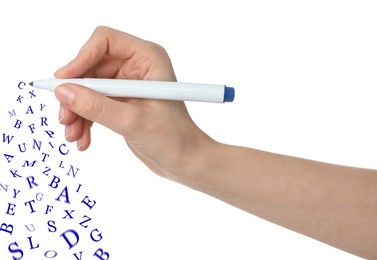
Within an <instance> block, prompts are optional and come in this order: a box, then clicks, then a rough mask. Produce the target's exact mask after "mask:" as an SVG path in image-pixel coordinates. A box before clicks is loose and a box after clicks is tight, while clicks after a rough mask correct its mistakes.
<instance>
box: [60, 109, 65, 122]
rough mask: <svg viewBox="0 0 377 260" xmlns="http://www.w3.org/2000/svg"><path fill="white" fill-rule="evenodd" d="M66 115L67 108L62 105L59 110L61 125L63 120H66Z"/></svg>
mask: <svg viewBox="0 0 377 260" xmlns="http://www.w3.org/2000/svg"><path fill="white" fill-rule="evenodd" d="M64 114H65V108H64V106H62V105H60V109H59V123H60V124H61V123H62V121H63V119H64Z"/></svg>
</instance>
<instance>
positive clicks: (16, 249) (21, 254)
mask: <svg viewBox="0 0 377 260" xmlns="http://www.w3.org/2000/svg"><path fill="white" fill-rule="evenodd" d="M13 245H15V246H16V248H13ZM8 250H9V252H10V253H11V254H20V256H19V257H16V256H13V260H20V259H22V258H23V257H24V252H23V251H22V250H21V249H20V248H18V244H17V242H13V243H11V244H9V246H8Z"/></svg>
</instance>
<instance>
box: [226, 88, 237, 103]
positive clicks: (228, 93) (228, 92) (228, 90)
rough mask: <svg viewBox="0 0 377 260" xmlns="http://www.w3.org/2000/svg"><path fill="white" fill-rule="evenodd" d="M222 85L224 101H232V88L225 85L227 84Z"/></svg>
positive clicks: (233, 93)
mask: <svg viewBox="0 0 377 260" xmlns="http://www.w3.org/2000/svg"><path fill="white" fill-rule="evenodd" d="M224 87H225V90H224V102H233V100H234V95H235V91H234V88H232V87H227V86H224Z"/></svg>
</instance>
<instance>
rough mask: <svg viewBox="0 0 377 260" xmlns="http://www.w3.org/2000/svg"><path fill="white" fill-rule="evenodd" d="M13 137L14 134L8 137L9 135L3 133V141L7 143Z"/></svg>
mask: <svg viewBox="0 0 377 260" xmlns="http://www.w3.org/2000/svg"><path fill="white" fill-rule="evenodd" d="M13 137H14V136H13V135H12V137H10V138H9V135H5V134H4V133H3V143H5V141H6V142H7V143H8V144H9V143H10V142H11V141H12V139H13Z"/></svg>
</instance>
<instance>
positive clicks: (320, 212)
mask: <svg viewBox="0 0 377 260" xmlns="http://www.w3.org/2000/svg"><path fill="white" fill-rule="evenodd" d="M208 146H209V147H208V148H206V149H205V151H208V152H207V153H203V154H201V155H200V156H201V158H202V159H200V158H198V159H197V160H198V161H201V162H202V163H201V165H196V167H197V170H195V171H194V172H195V174H194V175H192V176H191V177H190V178H189V179H188V180H182V181H183V182H184V183H186V184H187V185H188V186H190V187H192V188H194V189H197V190H200V191H202V192H204V193H207V194H210V195H212V196H214V197H216V198H218V199H220V200H223V201H225V202H227V203H229V204H231V205H234V206H236V207H238V208H241V209H243V210H245V211H247V212H250V213H251V214H254V215H256V216H259V217H262V218H264V219H266V220H269V221H271V222H274V223H276V224H278V225H281V226H284V227H286V228H289V229H291V230H294V231H297V232H299V233H302V234H304V235H307V236H310V237H312V238H314V239H317V240H320V241H322V242H324V243H327V244H330V245H332V246H334V247H337V248H340V249H343V250H345V251H348V252H350V253H353V254H355V255H359V256H362V257H366V258H368V259H374V258H376V257H377V249H376V248H377V247H376V245H377V242H376V241H377V232H376V231H377V171H374V170H367V169H359V168H352V167H344V166H338V165H332V164H326V163H321V162H316V161H310V160H305V159H300V158H294V157H290V156H284V155H278V154H273V153H268V152H263V151H258V150H254V149H249V148H244V147H236V146H229V145H224V144H221V143H217V142H209V143H208ZM188 172H190V170H188Z"/></svg>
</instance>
